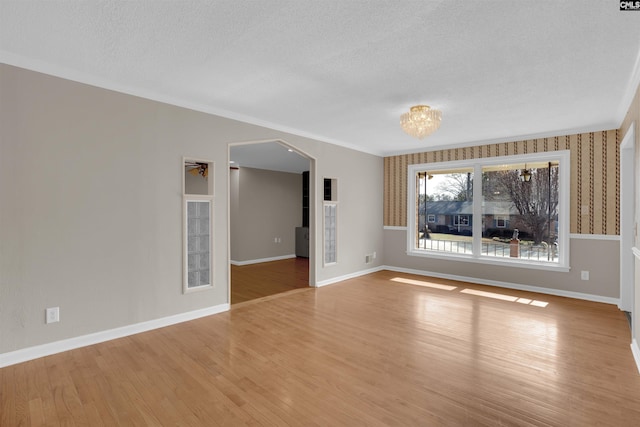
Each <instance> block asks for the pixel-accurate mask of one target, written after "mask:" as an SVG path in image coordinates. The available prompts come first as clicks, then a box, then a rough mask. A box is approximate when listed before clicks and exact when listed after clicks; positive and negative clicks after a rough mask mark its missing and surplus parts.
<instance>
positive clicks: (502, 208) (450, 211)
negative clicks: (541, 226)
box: [427, 200, 519, 216]
mask: <svg viewBox="0 0 640 427" xmlns="http://www.w3.org/2000/svg"><path fill="white" fill-rule="evenodd" d="M483 213H484V214H485V215H511V216H513V215H519V212H518V210H517V209H516V208H515V206H514V205H513V203H511V202H485V203H484V205H483ZM427 214H428V215H429V214H431V215H472V214H473V202H460V201H441V200H439V201H432V202H427Z"/></svg>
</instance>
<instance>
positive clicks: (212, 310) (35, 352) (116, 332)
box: [0, 304, 229, 368]
mask: <svg viewBox="0 0 640 427" xmlns="http://www.w3.org/2000/svg"><path fill="white" fill-rule="evenodd" d="M224 311H229V304H220V305H215V306H213V307H207V308H202V309H200V310H193V311H188V312H186V313H180V314H174V315H172V316H167V317H162V318H160V319H154V320H149V321H146V322H140V323H134V324H131V325H127V326H122V327H120V328H115V329H108V330H106V331H101V332H96V333H93V334H88V335H82V336H79V337H74V338H68V339H65V340H61V341H55V342H52V343H48V344H42V345H37V346H33V347H27V348H23V349H20V350H16V351H10V352H8V353H2V354H0V368H4V367H5V366H10V365H15V364H16V363H22V362H26V361H28V360H33V359H37V358H39V357H44V356H49V355H52V354H56V353H61V352H63V351H68V350H73V349H76V348H80V347H86V346H89V345H93V344H98V343H101V342H105V341H110V340H114V339H117V338H122V337H126V336H129V335H134V334H139V333H141V332H146V331H151V330H153V329H158V328H164V327H165V326H170V325H175V324H177V323H182V322H188V321H189V320H194V319H199V318H200V317H205V316H211V315H213V314H218V313H222V312H224Z"/></svg>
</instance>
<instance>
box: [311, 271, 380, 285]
mask: <svg viewBox="0 0 640 427" xmlns="http://www.w3.org/2000/svg"><path fill="white" fill-rule="evenodd" d="M386 269H387V268H386V267H383V266H381V267H373V268H370V269H368V270H361V271H356V272H355V273H349V274H345V275H344V276H338V277H332V278H331V279H326V280H320V281H319V282H316V287H317V288H319V287H322V286H327V285H332V284H334V283H337V282H342V281H343V280H348V279H353V278H354V277H360V276H364V275H366V274H371V273H376V272H378V271H382V270H386Z"/></svg>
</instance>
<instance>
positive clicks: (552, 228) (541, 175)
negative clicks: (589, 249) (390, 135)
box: [409, 152, 569, 266]
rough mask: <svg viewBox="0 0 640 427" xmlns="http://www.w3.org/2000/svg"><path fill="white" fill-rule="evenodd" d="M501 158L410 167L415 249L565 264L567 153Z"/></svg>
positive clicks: (414, 250) (506, 260) (415, 252)
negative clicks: (413, 204)
mask: <svg viewBox="0 0 640 427" xmlns="http://www.w3.org/2000/svg"><path fill="white" fill-rule="evenodd" d="M501 160H502V163H497V162H498V161H499V160H496V159H495V158H493V159H480V160H475V161H466V162H448V163H445V164H425V165H412V166H410V176H412V177H413V178H412V180H411V181H410V182H412V183H413V185H410V191H412V192H413V195H414V197H413V202H415V218H414V219H413V220H412V219H411V218H410V227H409V228H410V232H411V236H412V237H411V239H412V241H413V243H412V244H411V245H410V247H409V253H410V254H413V255H420V254H430V253H431V254H437V255H453V256H467V257H473V258H477V259H480V260H482V259H485V260H500V261H504V262H513V261H518V262H525V263H536V264H546V265H560V266H566V264H567V261H568V254H566V253H564V252H563V251H566V250H567V249H568V248H567V247H566V242H567V241H568V230H567V226H568V216H567V215H566V214H567V210H568V200H566V199H567V197H568V173H567V174H565V175H563V174H562V173H561V172H563V170H564V169H567V171H565V172H568V168H569V162H568V153H565V152H556V153H544V155H537V156H535V155H528V156H520V157H517V158H516V157H514V156H510V157H509V158H505V159H501ZM443 166H444V167H443ZM563 177H564V178H563ZM561 214H562V215H561ZM563 222H564V223H563Z"/></svg>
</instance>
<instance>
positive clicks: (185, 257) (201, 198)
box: [181, 157, 215, 294]
mask: <svg viewBox="0 0 640 427" xmlns="http://www.w3.org/2000/svg"><path fill="white" fill-rule="evenodd" d="M187 162H197V163H206V164H207V168H208V174H207V194H191V193H187V190H186V181H185V164H186V163H187ZM214 167H215V164H214V162H213V161H211V160H204V159H201V158H195V157H183V158H182V163H181V170H182V266H183V267H182V293H183V294H188V293H191V292H198V291H203V290H207V289H213V288H214V286H215V278H214V274H215V265H214V241H215V239H214V216H215V201H214V182H213V179H214ZM189 202H208V203H209V283H208V284H206V285H200V286H192V287H189V248H188V243H189V215H188V205H189Z"/></svg>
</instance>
